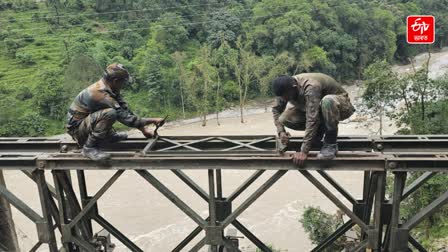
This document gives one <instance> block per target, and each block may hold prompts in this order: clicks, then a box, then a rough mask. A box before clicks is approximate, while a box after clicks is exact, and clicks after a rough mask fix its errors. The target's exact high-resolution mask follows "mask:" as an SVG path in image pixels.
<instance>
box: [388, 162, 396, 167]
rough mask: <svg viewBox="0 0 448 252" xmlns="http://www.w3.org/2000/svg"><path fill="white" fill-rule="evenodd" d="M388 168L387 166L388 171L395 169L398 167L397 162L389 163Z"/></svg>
mask: <svg viewBox="0 0 448 252" xmlns="http://www.w3.org/2000/svg"><path fill="white" fill-rule="evenodd" d="M388 166H389V168H390V169H395V168H397V167H398V163H397V162H390V163H389V164H388Z"/></svg>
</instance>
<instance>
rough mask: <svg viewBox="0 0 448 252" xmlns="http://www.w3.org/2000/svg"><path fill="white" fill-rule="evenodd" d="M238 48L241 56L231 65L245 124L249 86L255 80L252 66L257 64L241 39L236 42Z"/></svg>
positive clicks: (242, 121)
mask: <svg viewBox="0 0 448 252" xmlns="http://www.w3.org/2000/svg"><path fill="white" fill-rule="evenodd" d="M236 48H237V50H238V54H239V55H238V56H237V57H234V58H232V59H231V60H230V62H229V63H230V65H231V66H232V67H233V70H234V73H235V77H236V81H237V83H238V88H239V98H240V101H239V107H240V119H241V123H244V108H245V106H246V101H247V94H248V91H249V85H250V84H251V82H252V81H253V80H254V71H253V69H252V66H253V65H254V64H255V61H256V58H255V55H254V54H253V53H251V52H250V51H249V50H248V49H247V48H246V45H244V44H243V42H242V39H241V37H240V38H238V40H237V42H236Z"/></svg>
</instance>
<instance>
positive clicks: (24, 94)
mask: <svg viewBox="0 0 448 252" xmlns="http://www.w3.org/2000/svg"><path fill="white" fill-rule="evenodd" d="M18 92H19V93H18V94H17V96H16V99H17V100H20V101H25V100H29V99H31V98H33V93H32V92H31V89H29V88H28V87H25V86H22V87H20V88H19V90H18Z"/></svg>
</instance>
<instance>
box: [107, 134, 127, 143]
mask: <svg viewBox="0 0 448 252" xmlns="http://www.w3.org/2000/svg"><path fill="white" fill-rule="evenodd" d="M126 139H128V134H126V133H124V132H115V131H114V132H112V133H111V134H110V135H109V136H108V137H107V140H108V141H109V142H111V143H116V142H120V141H123V140H126Z"/></svg>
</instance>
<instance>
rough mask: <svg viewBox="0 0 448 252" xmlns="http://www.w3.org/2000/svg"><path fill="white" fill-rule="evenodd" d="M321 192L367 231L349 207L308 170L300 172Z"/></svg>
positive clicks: (365, 226)
mask: <svg viewBox="0 0 448 252" xmlns="http://www.w3.org/2000/svg"><path fill="white" fill-rule="evenodd" d="M299 172H300V173H302V174H303V176H305V178H306V179H308V181H310V182H311V183H312V184H313V185H314V186H315V187H316V188H317V189H319V191H321V192H322V193H323V194H324V195H325V196H327V198H328V199H330V200H331V201H332V202H333V203H334V204H335V205H336V206H337V207H338V208H339V209H341V210H342V211H343V212H344V213H345V214H346V215H347V216H349V217H350V219H352V220H353V222H355V223H356V224H357V225H358V226H359V227H361V229H362V230H367V229H368V227H367V225H366V224H365V223H364V222H363V221H362V220H361V219H360V218H359V217H358V216H356V215H355V214H354V213H353V212H352V211H351V210H350V209H349V208H348V207H347V206H345V205H344V203H342V202H341V201H340V200H339V199H338V198H337V197H336V196H335V195H334V194H333V193H331V192H330V190H328V189H327V188H326V187H325V186H324V185H322V184H321V183H320V182H319V181H318V180H317V179H316V178H315V177H314V176H313V175H311V174H310V173H309V172H308V171H306V170H301V169H300V170H299Z"/></svg>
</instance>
